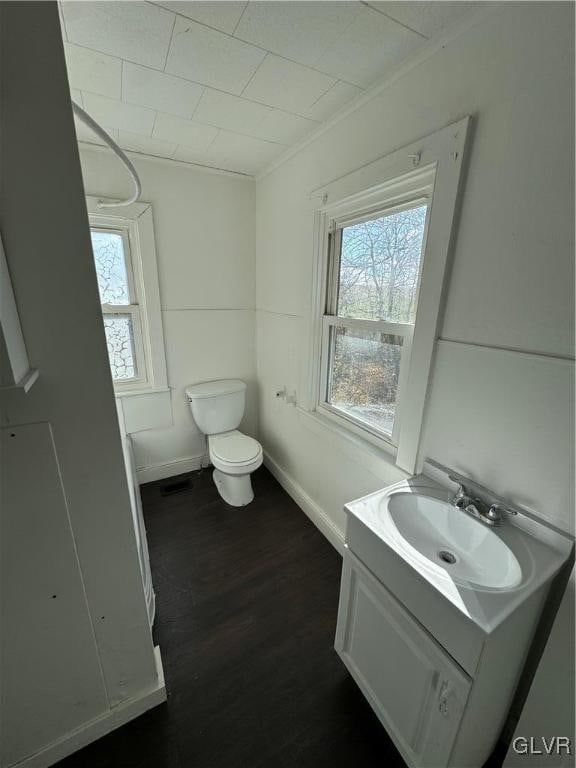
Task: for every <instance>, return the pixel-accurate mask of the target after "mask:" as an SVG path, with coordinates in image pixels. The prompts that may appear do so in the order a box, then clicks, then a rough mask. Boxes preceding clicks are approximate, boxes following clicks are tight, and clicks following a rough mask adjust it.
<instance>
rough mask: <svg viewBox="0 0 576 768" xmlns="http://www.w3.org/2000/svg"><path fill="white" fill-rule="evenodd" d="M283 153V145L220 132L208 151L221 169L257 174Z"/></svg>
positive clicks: (212, 160)
mask: <svg viewBox="0 0 576 768" xmlns="http://www.w3.org/2000/svg"><path fill="white" fill-rule="evenodd" d="M283 151H284V147H283V146H282V145H281V144H272V143H270V142H267V141H261V140H260V139H253V138H251V137H250V136H241V135H240V134H238V133H230V132H229V131H220V132H219V134H218V136H217V137H216V139H215V141H214V143H213V144H212V145H211V147H210V148H209V150H208V157H209V158H210V160H211V162H212V163H213V164H216V165H218V167H220V168H229V169H230V170H234V171H241V172H243V173H257V172H258V171H260V170H262V169H263V168H264V167H265V166H266V165H267V164H268V163H269V162H270V161H271V160H272V159H273V158H274V157H276V156H277V155H279V154H280V153H281V152H283Z"/></svg>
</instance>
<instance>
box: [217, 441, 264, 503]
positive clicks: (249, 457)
mask: <svg viewBox="0 0 576 768" xmlns="http://www.w3.org/2000/svg"><path fill="white" fill-rule="evenodd" d="M208 450H209V455H210V461H211V462H212V465H213V466H214V474H213V477H214V483H215V484H216V488H217V489H218V492H219V493H220V496H222V498H223V499H224V501H225V502H227V503H228V504H230V505H231V506H233V507H243V506H245V505H246V504H249V503H250V502H251V501H252V500H253V498H254V491H253V490H252V482H251V479H250V474H251V473H252V472H254V470H256V469H258V467H259V466H260V465H261V464H262V446H261V445H260V443H259V442H258V441H257V440H254V438H252V437H248V435H244V434H242V432H239V431H238V430H237V429H235V430H232V432H225V433H223V434H218V435H209V436H208Z"/></svg>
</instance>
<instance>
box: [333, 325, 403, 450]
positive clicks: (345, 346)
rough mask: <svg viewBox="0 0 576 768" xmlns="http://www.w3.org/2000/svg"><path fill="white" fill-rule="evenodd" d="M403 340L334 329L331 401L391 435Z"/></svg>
mask: <svg viewBox="0 0 576 768" xmlns="http://www.w3.org/2000/svg"><path fill="white" fill-rule="evenodd" d="M402 343H403V338H402V337H401V336H392V335H390V334H386V333H381V332H380V331H377V332H375V331H362V330H355V329H351V328H342V327H333V328H332V339H331V361H330V383H329V392H328V402H329V403H330V404H331V405H333V406H334V407H335V408H338V409H339V410H341V411H344V413H347V414H349V415H350V416H354V418H356V419H360V420H361V421H364V422H366V423H367V424H369V425H370V426H372V427H374V428H376V429H378V430H381V431H382V432H386V433H387V434H390V435H391V434H392V427H393V426H394V415H395V413H396V393H397V391H398V376H399V374H400V358H401V354H402Z"/></svg>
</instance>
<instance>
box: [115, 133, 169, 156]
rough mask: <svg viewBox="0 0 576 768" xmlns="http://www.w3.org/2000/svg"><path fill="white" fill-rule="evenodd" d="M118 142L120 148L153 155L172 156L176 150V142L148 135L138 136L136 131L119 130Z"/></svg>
mask: <svg viewBox="0 0 576 768" xmlns="http://www.w3.org/2000/svg"><path fill="white" fill-rule="evenodd" d="M118 143H119V144H120V146H121V147H122V149H126V150H129V151H131V152H140V153H141V154H143V155H153V156H154V157H172V155H173V154H174V152H175V151H176V144H173V143H172V142H170V141H160V140H159V139H151V138H150V137H149V136H139V135H138V134H137V133H128V132H127V131H120V132H119V135H118Z"/></svg>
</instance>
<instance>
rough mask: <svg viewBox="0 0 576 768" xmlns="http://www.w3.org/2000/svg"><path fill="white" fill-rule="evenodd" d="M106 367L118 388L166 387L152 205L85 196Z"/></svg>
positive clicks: (125, 391) (124, 390)
mask: <svg viewBox="0 0 576 768" xmlns="http://www.w3.org/2000/svg"><path fill="white" fill-rule="evenodd" d="M87 205H88V213H89V219H90V234H91V239H92V252H93V254H94V264H95V266H96V277H97V280H98V291H99V294H100V301H101V304H102V316H103V322H104V333H105V336H106V344H107V347H108V356H109V358H110V369H111V372H112V379H113V381H114V388H115V390H116V392H117V393H119V394H121V393H123V394H131V393H140V392H147V391H151V390H154V389H165V388H166V387H167V380H166V360H165V353H164V340H163V332H162V318H161V311H160V295H159V289H158V273H157V268H156V253H155V243H154V230H153V225H152V212H151V208H150V206H149V205H148V204H146V203H134V204H132V205H130V206H127V207H126V208H122V209H118V210H121V211H122V215H117V214H116V213H112V214H110V213H107V212H105V209H102V208H99V206H98V201H97V200H96V199H95V198H87Z"/></svg>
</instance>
